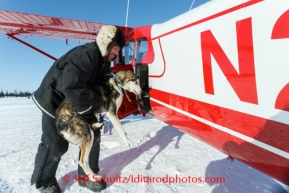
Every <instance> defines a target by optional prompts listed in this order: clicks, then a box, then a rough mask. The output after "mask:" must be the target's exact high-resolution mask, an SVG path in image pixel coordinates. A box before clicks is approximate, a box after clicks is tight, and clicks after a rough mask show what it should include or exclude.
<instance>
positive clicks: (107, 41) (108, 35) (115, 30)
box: [96, 25, 125, 57]
mask: <svg viewBox="0 0 289 193" xmlns="http://www.w3.org/2000/svg"><path fill="white" fill-rule="evenodd" d="M96 43H97V45H98V47H99V50H100V52H101V55H102V57H106V56H108V54H109V50H110V49H111V46H113V45H118V46H119V47H120V48H123V46H124V44H125V37H124V34H123V32H122V31H121V29H120V27H118V26H113V25H105V26H102V27H101V29H100V30H99V32H98V35H97V37H96Z"/></svg>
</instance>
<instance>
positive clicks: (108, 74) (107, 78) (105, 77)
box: [102, 72, 113, 82]
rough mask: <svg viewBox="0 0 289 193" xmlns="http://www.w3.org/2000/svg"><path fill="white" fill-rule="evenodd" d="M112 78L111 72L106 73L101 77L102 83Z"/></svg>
mask: <svg viewBox="0 0 289 193" xmlns="http://www.w3.org/2000/svg"><path fill="white" fill-rule="evenodd" d="M112 77H113V74H112V73H111V72H107V73H106V74H104V75H103V77H102V81H103V82H107V81H108V80H109V79H110V78H112Z"/></svg>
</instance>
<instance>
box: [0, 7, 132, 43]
mask: <svg viewBox="0 0 289 193" xmlns="http://www.w3.org/2000/svg"><path fill="white" fill-rule="evenodd" d="M103 25H106V24H102V23H96V22H88V21H80V20H72V19H64V18H56V17H49V16H42V15H34V14H27V13H19V12H12V11H3V10H0V33H3V34H10V35H24V36H35V37H44V38H54V39H74V40H95V37H96V35H97V34H98V31H99V29H100V28H101V26H103ZM120 27H121V29H122V30H123V32H124V34H125V36H126V39H127V40H128V39H130V38H131V37H132V35H133V28H130V27H123V26H120Z"/></svg>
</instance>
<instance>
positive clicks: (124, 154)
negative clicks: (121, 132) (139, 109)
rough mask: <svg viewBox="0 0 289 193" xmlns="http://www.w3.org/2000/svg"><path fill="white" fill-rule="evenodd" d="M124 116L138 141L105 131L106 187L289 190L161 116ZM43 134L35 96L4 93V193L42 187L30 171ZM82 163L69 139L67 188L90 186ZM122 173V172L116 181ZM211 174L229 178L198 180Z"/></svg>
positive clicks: (218, 192)
mask: <svg viewBox="0 0 289 193" xmlns="http://www.w3.org/2000/svg"><path fill="white" fill-rule="evenodd" d="M121 122H122V124H123V127H124V129H125V130H126V132H127V134H128V137H129V138H130V139H131V141H133V142H134V143H135V145H134V146H133V147H132V148H128V147H126V146H125V145H124V143H123V141H122V140H121V139H120V137H119V136H118V134H117V133H116V132H115V130H114V129H113V128H112V135H104V136H102V141H101V152H100V163H99V165H100V168H101V171H100V174H101V175H106V176H107V177H110V179H111V180H112V182H108V188H107V189H106V190H104V191H103V192H104V193H105V192H161V193H163V192H168V193H169V192H182V193H183V192H190V193H192V192H195V193H209V192H210V193H211V192H212V193H225V192H229V193H239V192H240V193H255V192H256V193H273V192H274V193H285V192H289V191H288V190H289V188H288V186H286V185H284V184H282V183H280V182H278V181H276V180H274V179H272V178H270V177H269V176H266V175H264V174H262V173H260V172H259V171H257V170H255V169H253V168H251V167H249V166H247V165H244V164H243V163H241V162H239V161H237V160H235V161H234V162H230V161H228V160H227V156H226V155H224V154H223V153H220V152H218V151H217V150H215V149H213V148H211V147H210V146H208V145H206V144H204V143H203V142H201V141H199V140H196V139H194V138H193V137H191V136H189V135H187V134H185V133H183V132H181V131H179V130H176V129H174V128H173V127H171V126H169V125H167V124H165V123H163V122H161V121H159V120H157V119H154V118H151V117H149V116H147V117H141V116H130V117H127V118H125V119H124V120H122V121H121ZM40 136H41V112H40V110H39V109H38V108H37V107H36V106H35V105H34V103H33V101H32V100H31V99H27V98H0V141H1V146H0V192H1V193H7V192H11V193H26V192H27V193H33V192H38V191H37V190H36V189H35V186H31V185H30V177H31V173H32V170H33V166H34V159H35V154H36V151H37V147H38V144H39V143H40ZM77 163H78V147H76V146H74V145H70V147H69V150H68V152H67V153H66V154H65V155H64V156H63V157H62V160H61V162H60V164H59V167H58V170H57V173H56V178H57V180H58V183H59V185H60V187H61V189H62V191H63V192H66V193H76V192H91V191H90V190H88V189H85V188H82V187H80V186H78V184H77V183H75V182H74V177H75V176H76V175H77ZM117 175H118V176H121V178H119V181H117V182H114V179H117ZM206 177H208V178H207V179H211V180H214V179H215V180H217V179H218V177H221V178H223V179H225V182H221V183H196V182H195V181H196V178H198V179H200V180H204V179H205V178H206ZM143 178H146V179H143ZM162 178H163V181H162V182H160V181H161V179H162ZM219 179H220V178H219ZM141 180H142V182H141ZM144 180H146V182H144ZM168 181H170V182H171V183H169V182H168ZM173 181H174V182H173ZM180 181H183V182H180ZM189 181H190V182H189ZM194 182H195V183H194Z"/></svg>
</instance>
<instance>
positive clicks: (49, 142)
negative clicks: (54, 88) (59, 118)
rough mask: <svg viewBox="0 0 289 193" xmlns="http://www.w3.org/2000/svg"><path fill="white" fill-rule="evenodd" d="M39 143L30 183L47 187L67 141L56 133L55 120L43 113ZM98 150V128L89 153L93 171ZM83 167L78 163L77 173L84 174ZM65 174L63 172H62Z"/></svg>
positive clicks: (52, 180) (51, 180)
mask: <svg viewBox="0 0 289 193" xmlns="http://www.w3.org/2000/svg"><path fill="white" fill-rule="evenodd" d="M42 132H43V133H42V136H41V143H40V144H39V146H38V151H37V154H36V157H35V165H34V171H33V174H32V177H31V184H32V185H33V184H35V183H36V188H37V189H38V188H41V187H48V186H50V185H53V184H54V183H55V180H56V179H55V174H56V170H57V167H58V164H59V162H60V160H61V156H62V155H63V154H64V153H66V152H67V150H68V142H67V141H66V140H65V139H64V138H63V137H62V136H61V135H59V134H58V132H57V129H56V126H55V120H54V119H52V118H51V117H50V116H48V115H46V114H45V113H43V114H42ZM99 151H100V130H99V129H98V130H96V131H94V141H93V145H92V148H91V153H90V155H89V165H90V167H91V169H92V171H93V172H94V173H98V171H99V167H98V160H99ZM84 174H85V173H84V171H83V169H82V168H81V167H80V166H79V165H78V175H79V176H84ZM63 175H65V174H63Z"/></svg>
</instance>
